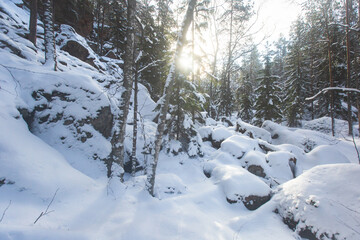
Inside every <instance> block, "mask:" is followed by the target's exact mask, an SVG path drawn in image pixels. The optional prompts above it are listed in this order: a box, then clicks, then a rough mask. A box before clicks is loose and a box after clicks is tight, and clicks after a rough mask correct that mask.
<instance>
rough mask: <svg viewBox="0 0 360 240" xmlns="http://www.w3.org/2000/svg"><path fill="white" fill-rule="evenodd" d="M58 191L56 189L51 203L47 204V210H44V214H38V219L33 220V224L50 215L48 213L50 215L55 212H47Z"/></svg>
mask: <svg viewBox="0 0 360 240" xmlns="http://www.w3.org/2000/svg"><path fill="white" fill-rule="evenodd" d="M58 191H59V188H58V189H56V191H55V193H54V196H53V197H52V199H51V201H50V202H49V204H48V206H47V208H46V209H45V212H41V213H40V215H39V216H38V218H37V219H36V220H35V222H34V224H35V223H36V222H37V221H39V219H40V218H41V217H43V216H45V215H48V214H50V213H52V212H54V211H55V210H52V211H49V207H50V206H51V204H52V202H53V201H54V199H55V196H56V194H57V192H58Z"/></svg>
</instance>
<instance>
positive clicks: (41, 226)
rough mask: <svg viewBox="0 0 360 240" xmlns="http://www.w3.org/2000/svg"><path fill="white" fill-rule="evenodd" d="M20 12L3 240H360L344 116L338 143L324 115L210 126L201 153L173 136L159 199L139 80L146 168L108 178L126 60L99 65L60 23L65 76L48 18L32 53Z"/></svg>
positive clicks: (4, 23) (8, 79) (6, 90)
mask: <svg viewBox="0 0 360 240" xmlns="http://www.w3.org/2000/svg"><path fill="white" fill-rule="evenodd" d="M21 3H22V1H20V0H9V1H1V2H0V133H1V134H0V239H1V240H23V239H26V240H32V239H34V240H39V239H47V240H50V239H69V240H70V239H71V240H76V239H79V240H83V239H89V240H90V239H93V240H95V239H104V240H107V239H114V240H115V239H126V240H128V239H134V240H135V239H136V240H141V239H147V240H148V239H154V240H155V239H156V240H158V239H194V240H198V239H214V240H215V239H238V240H241V239H243V240H245V239H246V240H251V239H253V240H257V239H267V240H270V239H274V240H281V239H284V240H289V239H296V240H299V239H348V240H349V239H354V240H355V239H360V231H359V229H360V213H359V210H358V209H360V165H359V158H358V156H357V152H356V150H355V147H354V143H353V142H352V139H350V138H346V137H344V136H346V130H347V129H346V125H345V122H344V121H342V120H336V123H337V126H336V129H337V133H336V136H335V137H332V136H331V135H330V133H331V131H330V130H329V121H330V119H329V118H326V117H324V118H321V119H316V120H313V121H304V122H303V126H304V128H303V129H300V128H288V127H285V126H283V125H280V124H277V123H274V122H271V121H265V122H264V123H263V125H262V127H261V128H260V127H256V126H253V125H250V124H248V123H245V122H243V121H242V120H240V119H238V118H235V117H232V118H228V119H226V121H221V120H219V121H215V120H214V119H212V118H210V117H205V122H204V123H203V124H200V123H199V122H196V123H194V124H192V125H191V126H192V127H194V129H195V133H194V134H193V139H192V140H191V141H192V143H193V144H194V145H193V146H194V148H196V150H194V149H191V147H190V148H189V151H188V152H187V151H184V150H183V151H179V149H181V144H182V143H181V142H179V141H169V142H167V141H166V140H165V141H164V144H163V145H164V147H163V151H161V153H160V158H159V165H158V169H157V175H156V185H155V197H152V196H150V195H149V194H148V192H147V191H146V189H145V180H146V175H145V173H144V169H146V164H147V162H148V158H149V157H151V156H150V155H149V154H146V153H144V151H143V150H144V149H143V147H146V146H148V145H149V144H151V143H153V142H154V139H155V131H156V123H155V122H154V121H153V120H154V118H155V117H156V115H157V111H158V110H157V108H156V102H154V100H153V99H152V98H151V96H150V93H149V91H148V88H146V87H145V86H144V85H142V84H140V85H139V92H138V103H139V119H138V120H136V119H135V120H136V121H138V122H139V124H140V126H139V133H138V137H137V144H138V146H139V147H138V149H137V159H138V168H137V170H138V171H137V172H136V175H135V176H131V174H130V173H128V172H127V173H126V174H125V181H124V183H121V182H120V180H119V178H118V177H117V176H116V174H113V175H112V176H111V177H110V178H108V176H107V175H108V166H107V164H108V162H107V158H108V156H109V154H110V152H111V150H112V149H111V148H112V145H111V134H112V132H113V131H114V129H113V128H114V123H113V120H114V115H115V114H116V113H117V112H118V111H119V108H118V105H119V102H120V101H122V99H121V92H122V91H123V89H122V85H121V82H122V77H123V76H122V67H123V61H122V60H121V59H113V58H109V57H104V56H99V55H98V54H96V53H95V52H94V51H93V50H92V49H91V47H90V46H89V45H88V41H87V39H85V38H84V37H82V36H81V35H79V34H78V33H76V31H75V30H74V29H73V28H72V27H70V26H69V25H65V24H63V25H61V27H60V28H59V30H58V31H57V32H56V50H57V58H58V69H59V70H58V71H53V70H52V69H49V68H48V67H46V66H44V65H43V61H44V49H43V37H42V36H43V29H42V27H41V26H42V23H41V22H40V21H39V22H38V34H39V36H40V37H39V38H38V41H37V46H38V47H37V48H35V47H34V45H33V44H32V43H31V42H30V41H28V40H27V39H26V36H27V32H28V24H29V23H28V21H29V12H28V10H27V9H26V7H24V6H23V5H22V4H21ZM71 45H75V48H76V49H82V50H83V51H84V52H85V53H86V54H85V57H83V58H82V59H80V58H79V56H77V57H76V56H73V55H76V54H75V53H74V51H73V49H71V48H70V46H71ZM132 102H133V100H132ZM132 111H133V104H132V105H131V106H130V114H129V116H130V117H129V119H128V122H127V135H126V140H125V149H126V150H127V152H130V151H131V150H130V149H131V147H132V128H133V123H134V119H133V117H132V116H133V115H132ZM188 122H190V120H189V121H188ZM188 122H187V121H184V122H183V125H184V127H185V128H186V129H190V127H189V126H187V123H188ZM344 126H345V127H344ZM354 129H355V128H354ZM354 131H356V129H355V130H354ZM188 144H189V145H190V143H188ZM356 144H357V146H358V147H359V146H360V142H359V141H358V139H356ZM199 152H201V153H202V154H198V153H199ZM127 162H129V160H128V157H127ZM125 170H126V169H125ZM114 171H116V170H114Z"/></svg>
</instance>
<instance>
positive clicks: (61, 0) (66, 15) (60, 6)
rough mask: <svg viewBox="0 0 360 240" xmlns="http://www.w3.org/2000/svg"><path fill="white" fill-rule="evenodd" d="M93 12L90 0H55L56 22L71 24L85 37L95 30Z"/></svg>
mask: <svg viewBox="0 0 360 240" xmlns="http://www.w3.org/2000/svg"><path fill="white" fill-rule="evenodd" d="M92 12H93V9H92V4H91V1H90V0H77V1H74V0H54V16H55V23H58V24H67V25H70V26H72V27H73V28H74V29H75V30H76V32H77V33H79V34H80V35H81V36H83V37H87V36H89V35H90V33H91V31H92V30H93V13H92Z"/></svg>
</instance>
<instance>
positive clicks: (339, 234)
mask: <svg viewBox="0 0 360 240" xmlns="http://www.w3.org/2000/svg"><path fill="white" fill-rule="evenodd" d="M359 182H360V166H359V165H358V164H332V165H322V166H317V167H314V168H312V169H310V170H309V171H307V172H305V173H304V174H302V175H301V176H299V177H298V178H296V179H294V180H292V181H289V182H287V183H285V184H284V185H282V187H281V188H279V192H278V193H276V194H275V196H274V198H273V199H272V201H273V202H275V203H276V207H277V209H278V210H279V213H280V215H281V216H283V217H293V218H294V220H295V221H297V220H300V221H299V223H298V224H297V226H296V231H301V229H302V228H306V227H308V228H311V229H312V230H313V231H315V232H317V233H316V237H317V238H318V239H320V235H321V234H322V233H327V234H328V236H329V238H331V237H332V236H333V235H335V236H336V238H337V239H358V238H359V237H360V233H359V231H358V229H359V221H358V220H359V217H360V213H359V212H358V209H360V201H359V200H360V190H359V189H360V188H359Z"/></svg>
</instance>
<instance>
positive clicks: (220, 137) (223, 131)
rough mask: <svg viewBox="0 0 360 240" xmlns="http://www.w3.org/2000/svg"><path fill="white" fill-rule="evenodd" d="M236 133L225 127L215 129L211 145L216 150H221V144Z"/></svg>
mask: <svg viewBox="0 0 360 240" xmlns="http://www.w3.org/2000/svg"><path fill="white" fill-rule="evenodd" d="M233 134H234V133H233V132H232V131H230V130H228V128H226V127H224V126H220V127H217V128H215V129H214V130H213V131H212V134H211V144H212V146H213V147H214V148H220V146H221V143H222V142H223V141H224V140H225V139H227V138H228V137H231V136H232V135H233Z"/></svg>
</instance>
